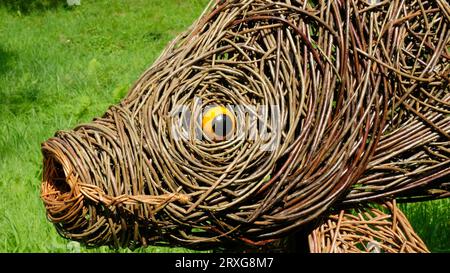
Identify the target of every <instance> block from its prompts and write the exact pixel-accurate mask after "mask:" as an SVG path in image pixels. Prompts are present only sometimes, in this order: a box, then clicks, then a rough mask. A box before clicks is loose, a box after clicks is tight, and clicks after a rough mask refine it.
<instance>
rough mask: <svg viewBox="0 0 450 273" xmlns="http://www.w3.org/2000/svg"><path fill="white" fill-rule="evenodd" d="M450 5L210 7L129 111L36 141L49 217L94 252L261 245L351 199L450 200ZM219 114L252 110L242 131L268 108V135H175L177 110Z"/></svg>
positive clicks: (142, 85)
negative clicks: (215, 109) (219, 109)
mask: <svg viewBox="0 0 450 273" xmlns="http://www.w3.org/2000/svg"><path fill="white" fill-rule="evenodd" d="M448 11H449V4H448V3H447V2H446V1H421V0H416V1H408V3H406V2H405V1H383V2H380V3H377V4H373V5H372V4H369V3H367V2H365V1H356V0H348V1H289V0H285V1H270V0H264V1H263V0H244V1H217V2H211V3H210V5H209V6H208V8H207V9H206V10H205V12H204V13H203V15H202V16H201V17H200V19H199V20H197V21H196V22H195V23H194V24H193V26H191V28H190V29H189V30H188V31H187V32H186V33H183V34H181V35H180V36H178V37H177V38H176V39H175V40H174V41H172V42H171V43H170V44H169V45H168V46H167V47H166V49H165V50H164V52H163V53H162V54H161V56H160V57H159V58H158V60H157V61H156V62H155V63H154V64H153V66H152V67H151V68H149V69H148V70H147V71H145V72H144V73H143V75H142V76H141V77H140V79H139V80H138V81H137V82H136V83H135V85H134V86H133V87H132V89H131V90H130V92H129V93H128V95H127V96H126V97H125V98H124V99H123V100H122V101H121V103H119V104H118V105H115V106H112V107H110V109H109V110H108V111H107V112H106V113H105V114H104V116H102V117H101V118H97V119H95V120H94V121H93V122H91V123H89V124H82V125H79V126H77V127H76V128H75V129H74V130H72V131H67V132H63V131H60V132H58V133H57V134H56V136H55V137H54V138H51V139H49V140H48V141H46V142H45V143H43V145H42V151H43V155H44V168H45V170H44V176H43V184H42V198H43V200H44V203H45V205H46V208H47V212H48V216H49V219H50V220H51V221H52V222H54V223H55V225H56V227H57V229H58V230H59V232H60V233H61V234H62V235H63V236H65V237H67V238H70V239H73V240H79V241H82V242H84V243H86V244H88V245H103V244H107V245H113V246H135V245H148V244H165V243H170V244H172V245H184V246H187V247H192V248H194V247H197V246H198V245H206V246H209V245H210V244H215V243H218V242H223V241H227V240H232V241H233V240H234V241H236V240H237V241H243V242H245V243H249V244H255V245H259V244H265V243H267V242H270V241H271V240H273V239H276V238H280V237H283V236H285V235H287V234H290V233H291V232H293V231H295V230H297V229H298V228H300V227H302V226H304V225H305V224H308V223H310V222H311V220H313V219H316V218H317V217H319V216H320V215H322V214H323V213H324V212H326V211H327V210H328V209H329V208H331V207H339V206H340V205H342V204H343V203H346V204H353V203H361V202H368V201H376V200H377V199H381V198H385V197H402V198H403V200H404V201H408V200H416V199H419V200H421V199H427V198H442V197H447V196H449V183H448V181H449V175H450V168H449V167H450V153H449V151H450V139H449V134H450V116H449V112H450V92H449V72H450V58H449V56H450V52H449V51H450V50H449V44H450V42H449V40H450V28H449V27H448V25H449V23H450V21H449V16H448V14H449V13H448ZM196 101H201V103H200V105H198V104H196ZM210 104H218V105H228V104H230V105H243V106H244V107H243V108H240V109H238V110H237V113H236V117H240V118H238V120H239V121H240V122H241V123H242V124H243V125H244V126H243V128H249V127H251V126H252V124H253V123H252V122H255V121H252V120H251V119H249V118H248V111H250V110H252V109H253V110H254V112H256V113H260V112H261V110H264V106H275V108H274V109H271V108H268V110H267V108H265V109H266V110H264V111H266V115H258V116H257V119H258V121H260V122H263V124H269V125H273V124H274V125H276V126H272V127H270V126H269V127H268V133H269V135H272V136H276V138H275V140H273V139H266V138H263V137H256V138H254V139H250V140H249V138H248V134H247V133H246V132H245V130H244V132H243V133H242V132H239V131H238V130H236V132H235V133H234V135H233V137H230V138H229V139H226V140H224V141H220V142H214V141H210V140H208V139H202V140H199V139H196V138H195V137H193V135H195V133H196V132H198V131H199V130H200V131H201V129H202V128H201V125H200V124H199V123H198V122H196V121H195V119H192V118H191V119H185V120H184V121H182V122H185V123H186V124H188V126H187V128H188V129H185V130H183V129H182V128H181V127H179V126H176V124H178V123H176V121H177V118H178V119H180V117H176V116H174V115H172V113H173V111H174V110H175V109H176V107H177V106H178V105H185V106H188V108H189V109H190V110H191V112H192V113H198V112H199V111H200V110H199V109H202V108H204V107H206V106H208V105H210ZM245 106H252V107H253V108H252V107H247V108H246V107H245ZM246 111H247V112H246ZM264 111H263V112H264ZM275 113H279V119H276V120H275V118H274V116H275ZM181 120H183V117H181ZM174 124H175V125H174ZM240 133H242V134H240ZM175 134H180V135H188V136H189V137H187V138H186V139H182V140H180V139H176V138H175ZM273 141H275V142H276V143H274V142H273ZM274 144H277V145H275V146H274V147H276V149H274V150H267V149H265V148H264V147H267V145H274Z"/></svg>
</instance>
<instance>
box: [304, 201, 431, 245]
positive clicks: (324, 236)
mask: <svg viewBox="0 0 450 273" xmlns="http://www.w3.org/2000/svg"><path fill="white" fill-rule="evenodd" d="M308 242H309V248H310V251H311V252H312V253H361V252H369V253H425V252H429V251H428V249H427V247H426V246H425V244H424V242H423V241H422V240H421V239H420V237H419V236H418V235H417V234H416V233H415V232H414V230H413V228H412V227H411V224H410V223H409V221H408V219H407V218H406V217H405V215H404V214H403V213H402V212H401V211H400V210H399V209H398V207H397V206H396V205H395V202H387V203H384V204H383V205H380V206H378V208H376V207H364V208H363V207H361V208H357V209H348V210H342V211H340V212H339V213H338V214H334V215H331V216H330V217H329V218H328V219H326V220H325V221H324V223H323V224H322V225H320V226H318V227H317V228H316V229H314V231H312V232H311V234H309V236H308Z"/></svg>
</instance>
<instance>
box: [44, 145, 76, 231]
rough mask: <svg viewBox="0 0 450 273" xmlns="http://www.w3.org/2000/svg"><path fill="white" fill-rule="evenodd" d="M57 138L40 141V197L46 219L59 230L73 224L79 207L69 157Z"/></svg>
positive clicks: (74, 176) (74, 178) (74, 177)
mask: <svg viewBox="0 0 450 273" xmlns="http://www.w3.org/2000/svg"><path fill="white" fill-rule="evenodd" d="M60 145H61V143H60V140H59V139H57V138H51V139H49V140H48V141H46V142H44V143H43V144H42V155H43V174H42V184H41V199H42V201H43V202H44V206H45V208H46V211H47V217H48V219H49V220H50V221H51V222H53V223H54V224H55V225H56V226H57V229H58V230H59V231H61V230H62V229H64V228H65V227H67V225H68V224H70V223H73V221H75V219H76V218H77V217H78V216H79V214H80V212H81V208H82V206H83V197H82V195H81V194H80V191H79V188H78V186H77V176H76V175H75V174H74V172H73V166H72V164H71V162H70V161H69V158H68V157H67V156H66V155H65V153H63V151H62V149H61V146H60Z"/></svg>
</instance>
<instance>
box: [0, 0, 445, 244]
mask: <svg viewBox="0 0 450 273" xmlns="http://www.w3.org/2000/svg"><path fill="white" fill-rule="evenodd" d="M207 1H208V0H197V1H196V0H190V1H187V0H174V1H171V0H152V1H149V0H128V1H125V0H120V1H109V0H101V1H100V0H97V1H94V0H91V1H88V0H82V5H81V6H79V7H76V8H73V9H67V8H64V7H63V6H58V7H56V8H52V9H51V10H48V11H42V10H35V11H33V10H31V11H30V12H29V13H26V14H24V13H20V12H17V11H16V10H14V9H11V8H8V7H6V6H2V5H0V252H78V251H81V252H111V251H114V250H110V249H108V248H105V247H102V248H94V249H86V248H84V247H82V246H81V247H80V246H79V245H78V244H76V243H74V242H69V241H67V240H64V239H62V238H61V237H60V236H59V235H58V234H57V233H56V231H55V229H54V228H53V226H52V225H51V224H50V223H49V222H47V220H46V218H45V211H44V207H43V205H42V202H41V201H40V199H39V190H40V180H41V176H42V171H41V170H42V162H41V161H42V156H41V153H40V143H41V142H43V141H45V140H46V139H47V138H49V137H51V136H52V135H53V134H54V132H55V131H57V130H60V129H70V128H73V127H74V126H75V125H76V124H78V123H80V122H89V121H90V120H92V118H93V117H95V116H99V115H101V114H102V113H103V112H104V111H105V110H106V109H107V107H108V106H109V105H111V104H114V103H117V102H118V101H119V100H120V99H121V98H122V97H123V96H124V95H125V93H126V91H127V89H128V88H129V87H131V85H132V84H133V83H134V82H135V81H136V79H137V78H138V76H139V75H140V74H141V73H142V72H143V71H144V70H145V69H146V68H147V67H148V66H150V65H151V63H152V62H153V61H154V60H155V58H156V57H157V56H158V55H159V53H160V52H161V51H162V49H163V48H164V47H165V45H166V44H167V43H168V42H169V41H170V40H171V39H172V38H173V37H175V35H176V34H178V33H179V32H181V31H183V30H185V29H186V28H187V27H188V26H189V25H190V24H191V23H192V22H193V21H194V20H195V19H196V18H197V17H198V16H199V14H200V13H201V11H202V10H203V8H204V7H205V5H206V3H207ZM449 204H450V203H449V201H448V200H444V201H437V202H434V203H425V204H418V205H408V206H407V208H406V213H407V214H408V216H410V218H411V219H412V223H413V225H414V227H415V228H416V229H417V231H418V232H419V234H420V235H421V236H422V237H423V238H424V240H425V241H426V242H427V243H428V245H429V247H430V248H431V249H432V250H433V251H447V252H450V222H449V221H450V217H449ZM120 251H121V252H127V251H129V250H120ZM136 251H138V252H142V251H145V252H168V251H170V252H182V251H187V250H184V249H182V248H175V249H171V248H156V247H150V248H147V249H138V250H136Z"/></svg>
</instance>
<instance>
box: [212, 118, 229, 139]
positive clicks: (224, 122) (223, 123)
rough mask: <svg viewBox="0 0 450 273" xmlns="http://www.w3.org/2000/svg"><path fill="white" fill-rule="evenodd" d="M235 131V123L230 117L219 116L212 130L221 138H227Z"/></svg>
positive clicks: (214, 121)
mask: <svg viewBox="0 0 450 273" xmlns="http://www.w3.org/2000/svg"><path fill="white" fill-rule="evenodd" d="M232 129H233V123H232V120H231V118H230V117H229V116H228V115H224V114H220V115H217V116H216V117H215V118H214V120H213V121H212V130H213V132H214V133H215V134H216V135H217V136H219V137H226V136H227V135H228V134H229V133H230V132H231V131H232Z"/></svg>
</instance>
